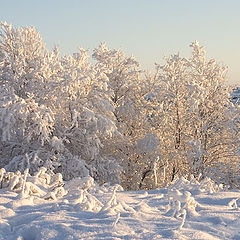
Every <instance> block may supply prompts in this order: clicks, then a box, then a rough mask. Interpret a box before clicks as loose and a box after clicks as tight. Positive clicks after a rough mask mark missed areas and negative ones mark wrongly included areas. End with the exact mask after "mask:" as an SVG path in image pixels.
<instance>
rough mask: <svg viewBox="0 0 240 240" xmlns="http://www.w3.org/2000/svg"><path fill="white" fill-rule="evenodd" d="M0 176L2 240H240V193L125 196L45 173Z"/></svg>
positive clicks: (176, 189)
mask: <svg viewBox="0 0 240 240" xmlns="http://www.w3.org/2000/svg"><path fill="white" fill-rule="evenodd" d="M0 173H1V189H0V203H1V205H0V239H18V240H20V239H22V240H23V239H36V240H37V239H55V240H56V239H240V231H239V224H240V208H239V206H240V201H239V198H240V191H239V190H237V191H236V190H235V191H233V190H231V191H229V190H227V191H224V190H223V189H222V188H221V186H218V185H216V184H215V183H213V182H212V181H211V180H210V179H206V180H203V181H202V182H198V181H196V180H194V179H192V180H191V181H188V180H186V179H184V178H180V179H178V180H177V181H175V183H174V184H173V185H172V186H170V187H168V188H167V189H161V190H158V189H157V190H149V191H130V192H126V191H123V189H122V187H121V186H120V185H114V186H109V185H107V184H106V185H102V186H98V185H97V184H96V183H95V182H94V181H93V179H92V178H91V177H85V178H76V179H73V180H71V181H68V182H64V181H63V180H62V176H61V174H55V175H52V176H50V175H49V174H47V173H46V169H45V168H41V169H40V170H39V172H38V173H37V174H35V175H34V176H31V175H29V173H28V170H26V171H25V172H24V173H23V174H21V173H20V172H17V173H11V172H6V171H4V169H1V171H0ZM210 183H211V184H210Z"/></svg>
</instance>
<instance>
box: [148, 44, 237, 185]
mask: <svg viewBox="0 0 240 240" xmlns="http://www.w3.org/2000/svg"><path fill="white" fill-rule="evenodd" d="M191 47H193V53H192V56H191V57H190V58H189V59H186V58H180V56H179V55H173V56H171V57H170V58H166V63H165V64H164V65H163V66H160V65H158V66H157V76H158V77H157V79H156V81H157V82H158V85H157V87H156V89H155V92H154V93H153V95H152V97H151V100H152V106H153V107H152V109H150V113H149V114H150V115H151V114H152V115H153V116H154V117H152V118H151V123H152V126H153V127H154V129H155V130H154V131H155V132H156V133H157V134H158V136H159V139H160V147H161V152H162V155H163V159H164V160H163V161H164V165H165V166H167V172H168V174H167V175H168V179H165V181H172V180H174V178H175V177H176V176H181V175H186V176H188V175H191V174H193V175H194V176H196V177H197V176H198V175H199V174H201V175H202V176H206V175H209V174H211V176H212V177H213V178H215V180H217V178H218V176H217V175H216V174H213V172H214V171H215V172H216V171H217V172H218V175H220V173H219V171H222V170H220V168H219V164H220V165H225V166H231V168H232V169H235V170H234V171H238V166H237V165H238V163H239V159H238V144H239V140H238V139H239V136H238V131H237V128H236V127H237V126H236V124H235V123H234V121H235V120H236V108H233V106H232V103H231V102H230V96H229V88H228V87H227V86H226V83H225V71H226V69H225V68H224V67H222V66H220V65H219V64H217V63H216V61H215V60H207V58H206V54H205V51H204V49H203V47H200V46H199V43H198V42H194V43H193V44H192V45H191ZM221 169H222V168H221ZM221 181H223V179H222V180H221Z"/></svg>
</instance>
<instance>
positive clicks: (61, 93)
mask: <svg viewBox="0 0 240 240" xmlns="http://www.w3.org/2000/svg"><path fill="white" fill-rule="evenodd" d="M191 48H192V55H191V57H190V58H188V59H187V58H182V57H180V56H179V55H173V56H171V57H168V58H165V64H164V65H156V69H155V72H154V73H153V74H151V73H146V72H144V71H142V70H141V68H140V65H139V63H138V62H137V61H136V60H135V58H134V57H132V56H131V57H127V56H126V55H125V54H124V53H123V52H122V51H120V50H115V49H108V48H107V46H106V45H105V44H100V46H99V47H98V48H96V49H94V51H93V54H92V58H93V59H94V62H93V63H90V62H89V61H88V58H89V56H88V52H87V51H86V50H84V49H81V48H80V49H79V50H78V52H77V53H74V54H73V55H71V56H63V57H62V56H60V55H59V49H58V48H55V49H53V50H52V51H49V50H48V49H47V48H46V47H45V45H44V43H43V41H42V38H41V36H40V35H39V33H38V32H37V31H36V29H35V28H33V27H31V28H13V27H12V26H11V25H9V24H7V23H1V33H0V135H1V140H0V149H1V151H0V165H1V166H0V167H5V168H6V169H7V170H11V171H16V170H20V171H24V169H25V168H29V169H30V172H31V173H34V172H37V171H38V170H39V168H40V167H42V166H44V167H46V168H47V169H48V171H49V173H51V172H55V173H57V172H61V173H62V174H63V177H64V178H65V179H71V178H73V177H77V176H80V177H84V176H88V175H91V176H92V177H93V178H94V179H95V180H97V181H98V182H99V183H100V184H101V183H104V182H111V183H121V184H122V185H123V187H124V188H125V189H141V188H155V187H161V186H164V185H168V184H169V183H170V182H172V181H173V180H174V179H176V178H178V177H179V176H185V177H188V178H190V177H192V176H194V177H195V178H203V177H205V176H210V177H211V178H213V179H214V180H215V181H218V182H221V183H224V184H228V185H230V186H231V187H238V182H239V181H238V180H239V178H238V174H239V110H238V106H234V105H233V104H232V103H231V101H230V95H229V94H230V91H231V89H230V88H229V87H227V85H226V80H225V73H226V68H225V67H223V66H220V65H219V64H218V63H217V62H216V61H215V60H213V59H211V60H208V59H207V58H206V54H205V51H204V49H203V47H201V46H200V45H199V43H198V42H194V43H193V44H192V45H191Z"/></svg>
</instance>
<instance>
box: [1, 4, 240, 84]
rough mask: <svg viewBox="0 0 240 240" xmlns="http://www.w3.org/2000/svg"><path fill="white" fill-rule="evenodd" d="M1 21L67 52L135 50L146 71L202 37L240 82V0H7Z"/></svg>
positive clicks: (210, 53) (210, 51)
mask: <svg viewBox="0 0 240 240" xmlns="http://www.w3.org/2000/svg"><path fill="white" fill-rule="evenodd" d="M0 3H1V4H0V21H7V22H9V23H12V24H13V25H14V26H35V27H36V28H37V30H38V31H40V33H41V36H42V37H43V39H44V41H45V42H46V44H47V47H48V48H49V49H51V48H52V47H53V46H54V45H58V46H59V47H60V49H61V52H62V53H63V54H65V53H73V52H76V51H77V47H78V46H79V47H83V48H86V49H89V50H90V51H91V50H92V49H93V48H94V47H97V46H98V44H99V43H100V42H107V43H108V45H109V46H110V47H112V48H121V49H122V50H124V51H125V52H126V53H127V54H133V55H134V56H135V57H136V58H137V60H138V61H139V62H140V63H141V64H142V66H143V68H145V69H153V68H154V63H155V62H158V63H162V62H163V61H162V58H163V56H166V55H170V54H174V53H177V52H180V54H181V55H182V56H189V54H190V51H191V50H190V48H189V47H188V46H189V45H190V43H191V42H192V41H194V40H196V39H197V40H199V41H200V43H201V44H202V45H204V46H205V47H206V50H207V53H208V57H209V58H216V59H217V60H218V61H219V62H220V63H224V64H226V65H228V66H229V74H228V79H229V81H231V82H235V83H238V84H239V85H240V14H239V12H240V0H1V1H0Z"/></svg>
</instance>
